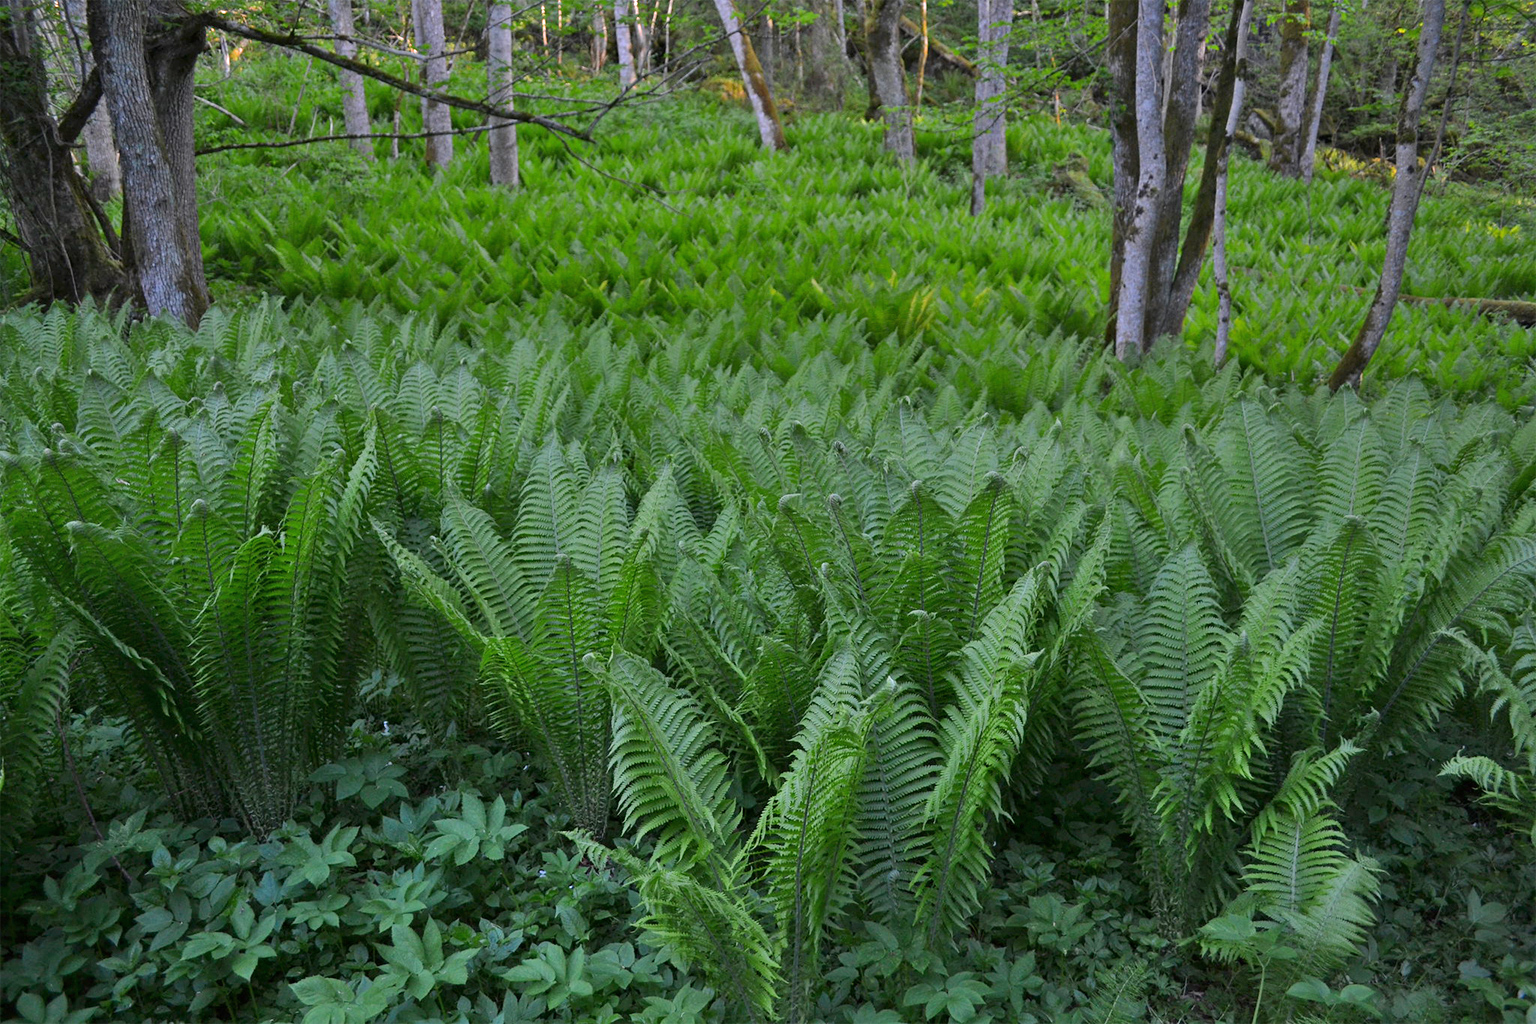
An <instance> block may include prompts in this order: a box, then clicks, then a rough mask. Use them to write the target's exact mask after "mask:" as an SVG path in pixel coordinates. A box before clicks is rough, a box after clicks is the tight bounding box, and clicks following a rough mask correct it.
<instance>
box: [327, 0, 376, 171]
mask: <svg viewBox="0 0 1536 1024" xmlns="http://www.w3.org/2000/svg"><path fill="white" fill-rule="evenodd" d="M329 3H330V10H331V31H333V32H335V33H336V52H337V53H339V54H341V56H343V57H356V56H357V43H355V42H353V41H352V35H353V26H352V0H329ZM341 119H342V123H343V124H345V125H346V128H347V134H348V135H368V134H369V125H368V99H367V97H366V96H365V95H364V93H363V76H362V75H360V74H358V73H357V72H356V71H343V72H341ZM350 143H351V146H352V148H353V150H355V151H356V152H357V154H358V155H359V156H361V157H362V158H363V159H364V160H372V159H373V142H372V141H371V140H369V139H352V140H350Z"/></svg>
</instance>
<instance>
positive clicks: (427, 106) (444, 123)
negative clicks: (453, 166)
mask: <svg viewBox="0 0 1536 1024" xmlns="http://www.w3.org/2000/svg"><path fill="white" fill-rule="evenodd" d="M411 10H412V13H413V16H414V19H415V29H416V48H417V49H418V50H420V51H422V52H423V53H425V54H426V57H427V59H426V65H425V72H426V83H427V87H428V88H429V89H442V87H443V83H445V82H446V81H447V80H448V58H447V57H446V56H444V52H445V50H446V44H445V41H444V38H443V0H411ZM421 114H422V122H423V124H424V125H425V127H426V130H427V131H429V132H436V133H440V134H435V135H429V136H428V137H427V163H429V164H435V165H436V166H438V167H447V166H448V165H449V164H450V163H452V162H453V136H452V135H449V134H447V133H448V132H451V131H453V118H452V117H451V116H450V115H449V110H448V108H447V107H446V106H444V105H443V104H441V103H438V102H437V101H435V100H431V99H426V98H423V99H422V101H421Z"/></svg>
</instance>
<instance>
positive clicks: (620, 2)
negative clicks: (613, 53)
mask: <svg viewBox="0 0 1536 1024" xmlns="http://www.w3.org/2000/svg"><path fill="white" fill-rule="evenodd" d="M632 6H633V5H632V3H631V0H613V38H614V41H615V42H616V43H618V48H619V88H621V89H628V88H629V87H630V86H632V85H634V84H635V58H634V52H633V50H632V49H631V46H630V44H631V42H632V41H633V37H632V36H631V34H630V28H631V26H632V25H633V23H634V20H635V19H634V16H633V15H632V14H631V13H630V8H631V7H632Z"/></svg>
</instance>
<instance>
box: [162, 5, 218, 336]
mask: <svg viewBox="0 0 1536 1024" xmlns="http://www.w3.org/2000/svg"><path fill="white" fill-rule="evenodd" d="M149 27H150V30H151V32H152V33H153V34H154V35H153V38H152V39H151V40H150V45H149V77H150V83H151V85H152V87H153V89H154V96H155V118H156V120H158V121H159V122H160V134H161V138H162V140H163V142H164V146H165V157H166V161H167V162H168V163H169V164H170V166H171V179H172V181H173V182H174V183H175V187H176V216H177V219H178V220H179V221H180V227H181V235H182V238H183V240H184V245H185V247H186V248H185V250H184V251H185V259H184V262H185V264H186V267H187V271H188V273H189V274H190V275H191V277H192V280H193V282H194V287H195V288H196V290H197V293H198V294H199V295H200V296H201V297H202V303H203V308H204V309H206V308H207V305H208V281H207V279H206V278H205V277H204V272H203V247H202V240H201V238H200V237H199V222H198V216H197V140H196V139H195V138H194V136H193V125H194V124H195V121H196V118H195V114H196V110H195V107H196V100H195V98H194V93H193V86H194V84H195V76H196V72H197V58H198V57H199V56H201V55H202V54H203V53H204V52H205V51H206V50H207V49H208V30H207V29H205V28H204V27H203V26H202V25H201V24H200V23H197V22H193V21H191V20H189V19H188V18H187V10H186V6H185V4H184V3H183V2H182V0H151V3H150V21H149ZM201 316H202V311H201V310H199V311H198V317H199V318H201Z"/></svg>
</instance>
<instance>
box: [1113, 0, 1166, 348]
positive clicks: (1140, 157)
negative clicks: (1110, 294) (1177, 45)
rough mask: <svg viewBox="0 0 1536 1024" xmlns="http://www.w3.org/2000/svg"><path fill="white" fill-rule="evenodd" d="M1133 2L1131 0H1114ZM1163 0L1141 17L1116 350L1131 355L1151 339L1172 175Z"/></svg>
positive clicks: (1142, 7)
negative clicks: (1152, 286)
mask: <svg viewBox="0 0 1536 1024" xmlns="http://www.w3.org/2000/svg"><path fill="white" fill-rule="evenodd" d="M1113 2H1115V3H1128V2H1130V0H1113ZM1162 55H1163V4H1162V0H1140V2H1139V4H1138V10H1137V19H1136V64H1135V69H1136V82H1135V114H1136V151H1137V162H1138V163H1139V164H1140V170H1139V173H1138V174H1137V177H1136V192H1135V195H1134V197H1133V204H1132V209H1131V216H1130V222H1129V224H1128V225H1127V228H1126V232H1125V243H1124V248H1125V252H1124V256H1123V257H1122V259H1121V266H1120V301H1119V304H1118V306H1117V318H1116V324H1115V355H1116V356H1117V357H1118V358H1120V359H1128V358H1130V357H1131V355H1132V354H1133V353H1138V352H1143V351H1145V350H1146V349H1147V348H1148V347H1149V346H1150V344H1151V341H1152V339H1151V337H1150V336H1149V335H1148V333H1147V330H1146V312H1147V304H1148V303H1147V299H1148V296H1147V289H1148V285H1149V282H1150V279H1151V269H1152V251H1153V243H1154V242H1155V241H1156V238H1157V215H1158V210H1159V208H1160V204H1161V201H1162V194H1163V187H1164V183H1165V180H1166V176H1167V166H1166V163H1165V161H1166V148H1165V146H1164V143H1163V121H1162V116H1161V115H1162V112H1163V97H1162V91H1163V82H1162V76H1161V74H1160V72H1161V71H1162Z"/></svg>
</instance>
